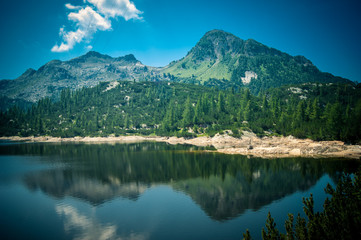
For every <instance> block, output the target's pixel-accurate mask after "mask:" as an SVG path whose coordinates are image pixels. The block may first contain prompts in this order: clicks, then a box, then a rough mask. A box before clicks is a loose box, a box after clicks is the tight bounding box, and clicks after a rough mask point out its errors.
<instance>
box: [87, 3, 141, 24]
mask: <svg viewBox="0 0 361 240" xmlns="http://www.w3.org/2000/svg"><path fill="white" fill-rule="evenodd" d="M88 2H89V3H91V4H93V5H94V6H96V7H97V9H98V10H99V12H101V13H102V14H104V15H106V16H109V17H113V18H114V17H118V16H120V17H124V19H125V20H127V21H128V20H129V19H142V17H141V16H140V14H142V12H141V11H139V10H138V9H137V8H136V7H135V5H134V3H133V2H130V1H129V0H88Z"/></svg>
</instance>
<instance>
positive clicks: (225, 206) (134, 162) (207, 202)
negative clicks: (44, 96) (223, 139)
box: [1, 142, 357, 234]
mask: <svg viewBox="0 0 361 240" xmlns="http://www.w3.org/2000/svg"><path fill="white" fill-rule="evenodd" d="M203 150H204V148H197V147H190V146H184V145H168V144H166V143H153V142H143V143H132V144H40V143H36V144H19V145H8V146H6V147H5V146H1V154H2V155H17V154H19V155H35V156H42V157H41V158H39V161H41V162H44V163H46V164H50V165H51V166H53V167H50V168H46V169H42V170H39V171H33V172H29V173H27V174H26V175H25V176H24V178H23V181H24V183H25V185H26V186H27V188H28V189H30V190H34V191H35V190H37V189H40V190H41V191H42V192H44V193H46V194H47V195H49V196H52V197H55V198H63V197H66V196H71V197H76V198H78V199H81V200H83V201H86V202H88V203H90V204H92V205H99V204H102V203H105V202H107V201H110V200H112V199H114V198H118V197H122V198H127V199H130V200H134V201H137V199H138V198H139V196H141V195H142V194H143V193H144V192H145V191H146V190H147V189H148V188H150V187H152V186H156V185H168V186H170V187H172V188H173V189H175V190H177V191H181V192H183V193H185V194H187V195H189V196H190V197H191V198H192V199H193V201H194V202H195V203H197V204H198V205H199V206H200V207H201V208H202V209H203V211H204V212H205V213H206V214H207V215H208V216H209V217H211V218H212V219H215V220H218V221H224V220H228V219H232V218H235V217H237V216H239V215H240V214H242V213H244V212H245V211H246V210H247V209H252V210H257V209H260V208H262V207H263V206H265V205H267V204H270V203H271V202H273V201H275V200H278V199H281V198H283V197H284V196H286V195H289V194H292V193H294V192H297V191H304V190H307V189H309V188H310V187H312V186H313V185H315V183H316V182H317V181H318V180H319V179H320V177H322V176H323V175H324V174H328V175H329V176H330V177H331V178H332V179H333V180H334V181H337V179H338V178H339V175H340V173H341V172H352V171H353V170H355V169H356V168H357V164H356V163H355V162H354V161H336V160H332V159H299V158H298V159H293V158H288V159H261V158H247V157H245V156H237V155H223V154H218V153H213V152H205V151H203ZM326 162H327V164H326ZM70 210H71V209H70V208H69V207H64V206H58V207H57V209H56V211H57V212H58V213H59V214H61V215H64V216H68V217H69V216H73V215H74V214H75V213H74V211H70ZM70 219H71V218H70ZM106 229H107V231H108V233H109V234H111V233H112V228H111V226H107V227H106Z"/></svg>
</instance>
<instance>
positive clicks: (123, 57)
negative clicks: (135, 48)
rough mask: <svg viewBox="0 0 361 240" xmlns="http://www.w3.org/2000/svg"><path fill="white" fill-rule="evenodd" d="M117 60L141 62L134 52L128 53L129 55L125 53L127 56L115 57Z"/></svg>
mask: <svg viewBox="0 0 361 240" xmlns="http://www.w3.org/2000/svg"><path fill="white" fill-rule="evenodd" d="M115 61H119V62H120V61H125V62H130V63H136V62H139V61H138V60H137V59H136V58H135V56H134V55H133V54H128V55H125V56H122V57H118V58H116V59H115Z"/></svg>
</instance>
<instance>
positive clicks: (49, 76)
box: [0, 30, 352, 110]
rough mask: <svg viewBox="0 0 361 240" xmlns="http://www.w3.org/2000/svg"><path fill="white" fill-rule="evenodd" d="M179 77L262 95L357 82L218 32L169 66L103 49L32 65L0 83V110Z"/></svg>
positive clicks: (178, 80) (262, 46) (297, 58)
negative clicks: (63, 94) (113, 84)
mask: <svg viewBox="0 0 361 240" xmlns="http://www.w3.org/2000/svg"><path fill="white" fill-rule="evenodd" d="M115 80H116V81H118V80H122V81H162V80H169V81H176V82H184V83H195V84H203V85H206V86H217V87H219V88H223V89H225V88H228V87H242V86H246V87H248V88H249V89H250V90H251V92H253V93H258V92H259V91H260V90H265V89H268V88H272V87H279V86H282V85H290V84H303V83H308V82H312V83H336V82H339V83H340V82H341V83H352V82H351V81H349V80H347V79H344V78H341V77H335V76H333V75H332V74H329V73H323V72H321V71H320V70H318V69H317V67H316V66H314V65H313V64H312V62H311V61H310V60H308V59H307V58H305V57H303V56H295V57H293V56H291V55H289V54H287V53H283V52H281V51H279V50H277V49H274V48H270V47H267V46H265V45H263V44H261V43H259V42H257V41H255V40H253V39H248V40H242V39H240V38H238V37H236V36H235V35H233V34H230V33H227V32H224V31H221V30H213V31H210V32H207V33H206V34H205V35H204V36H203V37H202V38H201V39H200V40H199V42H198V43H197V44H196V45H195V46H194V47H193V48H192V49H191V50H190V51H189V52H188V54H187V55H186V56H185V57H184V58H182V59H180V60H178V61H173V62H171V63H170V64H169V65H167V66H165V67H163V68H156V67H149V66H145V65H144V64H142V63H141V62H140V61H138V60H137V59H136V58H135V57H134V55H132V54H129V55H126V56H123V57H118V58H113V57H110V56H108V55H104V54H101V53H98V52H94V51H90V52H88V53H87V54H85V55H83V56H80V57H77V58H74V59H71V60H69V61H59V60H53V61H50V62H48V63H46V64H45V65H44V66H42V67H40V68H39V69H38V70H34V69H28V70H27V71H26V72H24V73H23V74H22V75H21V76H20V77H18V78H16V79H14V80H2V81H0V97H2V98H3V99H5V100H6V101H5V100H4V101H3V104H1V105H0V106H1V109H0V110H5V109H8V108H9V106H11V105H14V104H16V103H21V105H23V106H28V105H29V104H30V103H34V102H36V101H38V100H39V99H42V98H44V97H50V98H52V99H57V98H58V97H59V94H60V91H61V90H62V89H64V88H69V89H70V90H76V89H80V88H83V87H94V86H96V85H98V84H99V83H100V82H109V81H115Z"/></svg>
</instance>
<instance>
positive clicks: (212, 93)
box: [0, 82, 361, 142]
mask: <svg viewBox="0 0 361 240" xmlns="http://www.w3.org/2000/svg"><path fill="white" fill-rule="evenodd" d="M111 85H112V86H114V88H112V89H109V86H111ZM107 89H108V90H107ZM360 91H361V89H360V88H359V87H357V86H355V85H351V84H303V85H296V86H285V87H282V88H274V89H269V90H267V91H265V92H261V93H260V94H258V95H257V96H255V95H252V94H251V93H250V91H249V89H248V88H240V89H235V88H229V89H226V90H219V89H217V88H209V87H205V86H196V85H188V84H180V83H170V82H157V83H154V82H138V83H134V82H119V85H117V86H116V84H114V82H113V83H101V84H100V85H98V86H97V87H94V88H84V89H81V90H78V91H74V92H71V91H70V90H63V91H62V93H61V99H60V101H58V102H52V101H51V100H50V99H48V98H45V99H43V100H40V101H39V102H38V103H37V104H36V105H34V106H33V107H32V108H31V109H29V110H28V111H27V112H24V111H23V110H21V109H20V108H16V107H15V108H12V109H10V110H9V111H7V112H5V113H1V115H0V121H1V122H0V123H1V124H0V126H1V129H0V134H1V135H22V136H27V135H51V136H62V137H71V136H109V135H110V134H115V135H119V134H127V133H128V134H129V133H131V134H135V133H139V134H157V135H176V136H195V135H196V134H207V135H211V136H212V135H213V134H215V133H217V132H222V131H223V130H226V129H231V130H232V131H233V134H234V136H239V132H240V130H242V129H251V130H252V131H254V132H255V133H257V134H259V135H264V134H282V135H294V136H296V137H300V138H306V137H307V138H312V139H317V140H335V139H339V140H344V141H348V142H359V141H360V139H361V127H360V124H359V123H360V122H361V92H360ZM192 131H193V132H194V133H189V132H192Z"/></svg>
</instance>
